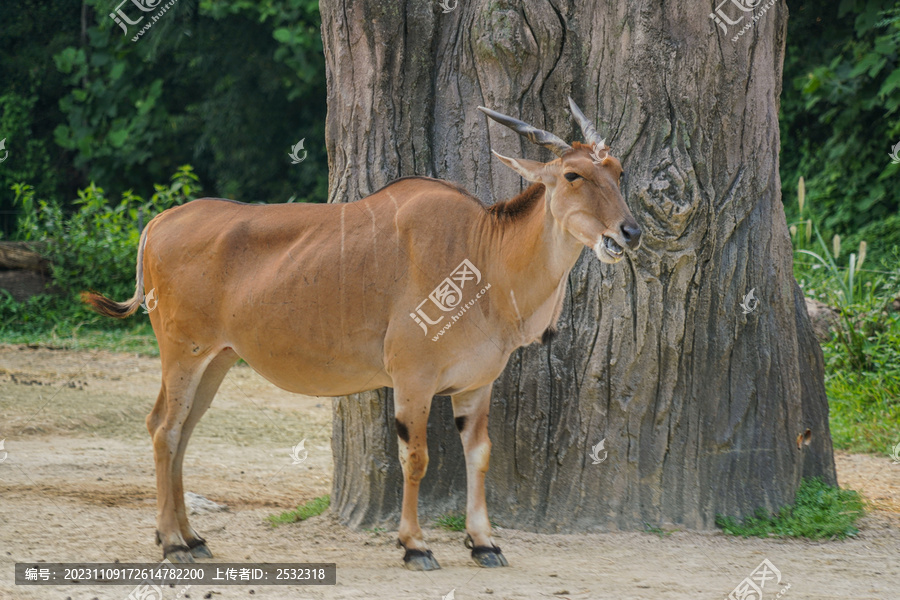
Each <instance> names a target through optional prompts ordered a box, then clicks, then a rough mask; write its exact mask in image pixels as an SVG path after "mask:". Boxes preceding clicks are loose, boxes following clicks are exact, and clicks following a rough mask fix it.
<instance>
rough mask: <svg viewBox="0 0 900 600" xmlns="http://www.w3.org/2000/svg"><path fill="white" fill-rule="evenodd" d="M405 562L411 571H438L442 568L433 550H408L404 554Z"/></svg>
mask: <svg viewBox="0 0 900 600" xmlns="http://www.w3.org/2000/svg"><path fill="white" fill-rule="evenodd" d="M403 564H404V565H406V568H407V569H409V570H410V571H437V570H438V569H440V568H441V565H439V564H438V561H437V559H436V558H435V557H434V555H433V554H431V550H425V551H422V550H407V551H406V554H404V555H403Z"/></svg>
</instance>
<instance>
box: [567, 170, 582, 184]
mask: <svg viewBox="0 0 900 600" xmlns="http://www.w3.org/2000/svg"><path fill="white" fill-rule="evenodd" d="M565 178H566V181H568V182H570V183H571V182H573V181H575V180H576V179H580V178H581V175H579V174H578V173H572V172H569V173H566V174H565Z"/></svg>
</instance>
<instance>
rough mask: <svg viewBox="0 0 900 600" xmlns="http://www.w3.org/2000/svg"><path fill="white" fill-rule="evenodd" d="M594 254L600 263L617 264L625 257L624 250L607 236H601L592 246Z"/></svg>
mask: <svg viewBox="0 0 900 600" xmlns="http://www.w3.org/2000/svg"><path fill="white" fill-rule="evenodd" d="M594 254H596V255H597V258H599V259H600V261H601V262H605V263H610V264H613V263H617V262H619V261H620V260H622V258H623V257H624V256H625V250H624V249H623V248H622V246H620V245H619V244H618V243H617V242H616V241H615V240H614V239H612V238H611V237H609V236H607V235H601V236H600V239H599V240H597V243H596V244H594Z"/></svg>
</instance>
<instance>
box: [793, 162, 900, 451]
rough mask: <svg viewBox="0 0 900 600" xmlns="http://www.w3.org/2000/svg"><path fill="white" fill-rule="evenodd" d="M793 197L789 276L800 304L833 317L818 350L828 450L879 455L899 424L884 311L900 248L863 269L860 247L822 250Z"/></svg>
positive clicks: (895, 344) (808, 215)
mask: <svg viewBox="0 0 900 600" xmlns="http://www.w3.org/2000/svg"><path fill="white" fill-rule="evenodd" d="M797 197H798V200H801V201H800V202H798V206H797V210H796V212H797V214H798V215H799V216H800V217H801V219H800V220H799V221H796V222H794V223H793V224H792V225H791V238H792V240H793V244H794V248H795V252H796V253H797V254H796V260H795V262H794V274H795V276H796V278H797V281H798V282H799V285H800V287H801V288H802V289H803V292H804V294H805V295H806V296H808V297H811V298H815V299H818V300H820V301H823V302H826V303H827V304H829V305H830V306H834V307H837V309H838V311H839V319H838V323H837V324H836V325H835V326H834V327H833V328H832V329H833V331H834V335H833V337H832V338H831V339H830V340H829V341H827V342H825V343H824V344H823V347H822V349H823V353H824V358H825V372H826V378H825V387H826V392H827V394H828V399H829V407H830V411H829V421H830V426H831V433H832V440H833V443H834V445H835V447H836V448H843V449H847V450H852V451H865V452H884V450H885V448H887V447H888V446H889V444H890V441H891V439H892V438H893V437H896V431H897V427H898V424H900V383H898V382H900V313H897V312H895V311H893V310H891V306H890V305H891V303H892V301H893V299H894V298H895V297H896V296H897V295H898V294H900V248H897V247H895V248H893V250H892V251H891V253H890V254H888V255H885V256H883V257H882V258H881V260H880V261H879V262H878V263H877V264H875V265H871V263H872V260H871V259H869V258H867V257H866V254H867V243H866V240H861V241H860V242H859V244H858V245H854V246H849V247H850V248H851V249H854V248H855V249H856V252H852V251H851V252H847V251H846V250H845V249H844V248H846V247H847V244H845V243H844V242H843V241H842V240H841V238H840V236H834V238H833V239H832V243H831V244H830V247H829V245H828V244H827V243H826V242H825V240H824V239H823V236H822V234H821V231H820V225H819V223H820V222H821V219H820V218H819V216H818V215H817V211H816V210H815V209H814V208H815V207H814V206H813V205H811V204H810V202H809V201H808V199H807V198H806V194H805V186H804V183H803V181H802V180H801V183H800V185H799V186H798V194H797ZM857 237H858V236H857ZM865 265H870V267H869V268H864V266H865ZM872 266H874V268H872Z"/></svg>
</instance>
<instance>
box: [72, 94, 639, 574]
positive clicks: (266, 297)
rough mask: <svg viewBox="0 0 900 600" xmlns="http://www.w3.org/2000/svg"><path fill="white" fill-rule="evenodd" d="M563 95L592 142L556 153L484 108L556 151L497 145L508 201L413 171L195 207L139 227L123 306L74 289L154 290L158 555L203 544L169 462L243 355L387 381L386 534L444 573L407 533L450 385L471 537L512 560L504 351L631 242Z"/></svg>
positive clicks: (324, 373) (288, 384)
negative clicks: (158, 365)
mask: <svg viewBox="0 0 900 600" xmlns="http://www.w3.org/2000/svg"><path fill="white" fill-rule="evenodd" d="M569 107H570V109H571V112H572V115H573V116H574V118H575V120H576V121H577V122H578V124H579V125H580V127H581V130H582V132H583V134H584V137H585V141H586V142H587V143H586V144H583V143H580V142H574V143H573V144H572V145H571V146H570V145H569V144H567V143H566V142H564V141H563V140H561V139H560V138H558V137H557V136H555V135H553V134H552V133H548V132H546V131H542V130H540V129H536V128H534V127H532V126H530V125H527V124H526V123H523V122H522V121H519V120H517V119H513V118H511V117H508V116H505V115H502V114H500V113H497V112H494V111H492V110H488V109H486V108H483V107H479V108H480V110H482V111H483V112H484V113H485V114H487V115H488V116H489V117H490V118H491V119H493V120H495V121H497V122H499V123H501V124H503V125H505V126H506V127H509V128H511V129H512V130H514V131H516V132H517V133H519V134H520V135H522V136H524V137H526V138H527V139H528V140H530V141H531V142H533V143H536V144H539V145H541V146H544V147H545V148H548V149H550V150H551V151H552V152H553V153H554V154H556V156H557V157H558V158H556V159H554V160H552V161H550V162H547V163H542V162H538V161H533V160H524V159H518V158H508V157H505V156H501V155H500V154H497V153H496V152H494V155H495V156H497V158H498V159H499V160H500V161H501V162H503V164H505V165H507V166H508V167H510V168H512V169H513V170H515V171H516V172H517V173H518V174H519V175H521V176H522V177H524V178H525V179H526V180H528V181H530V182H531V185H530V187H528V188H527V189H526V190H525V191H523V192H522V193H520V194H519V195H518V196H516V197H514V198H512V199H510V200H506V201H504V202H498V203H497V204H494V205H493V206H490V207H487V206H484V205H483V204H482V203H481V202H480V201H479V200H478V199H476V198H475V197H474V196H472V195H470V194H469V193H467V192H466V191H465V190H463V189H461V188H459V187H457V186H455V185H453V184H451V183H447V182H445V181H440V180H437V179H431V178H427V177H405V178H403V179H398V180H396V181H394V182H392V183H389V184H388V185H387V186H385V187H384V188H382V189H381V190H379V191H377V192H375V193H374V194H371V195H370V196H367V197H365V198H363V199H361V200H359V201H357V202H353V203H341V204H271V205H252V204H242V203H239V202H233V201H226V200H220V199H211V198H203V199H198V200H194V201H192V202H189V203H187V204H185V205H182V206H178V207H175V208H171V209H169V210H166V211H164V212H162V213H161V214H159V215H157V216H156V217H155V218H154V219H153V220H152V221H150V223H148V224H147V227H146V228H145V229H144V231H143V232H142V234H141V237H140V242H139V247H138V258H137V285H136V287H135V292H134V296H133V297H132V298H131V299H130V300H128V301H125V302H115V301H113V300H110V299H108V298H106V297H104V296H102V295H100V294H97V293H94V292H84V293H83V294H82V299H83V300H84V301H85V302H87V303H88V304H90V305H91V306H92V307H93V308H94V309H95V310H96V311H98V312H99V313H101V314H103V315H107V316H111V317H118V318H124V317H127V316H129V315H131V314H133V313H135V312H136V311H137V310H138V308H139V307H140V306H141V304H142V302H143V301H144V298H145V294H144V290H145V289H147V290H155V292H156V301H157V304H156V306H155V310H151V311H150V322H151V324H152V325H153V331H154V333H155V335H156V339H157V341H158V343H159V354H160V360H161V362H162V387H161V389H160V391H159V396H158V397H157V400H156V404H155V405H154V407H153V410H152V411H151V413H150V414H149V416H148V417H147V428H148V430H149V432H150V435H151V437H152V440H153V452H154V457H155V462H156V485H157V543H159V544H161V545H162V547H163V554H164V556H165V557H166V558H168V559H169V560H170V561H172V562H193V558H195V557H198V558H209V557H211V556H212V554H211V553H210V551H209V549H208V548H207V545H206V542H205V540H204V539H203V538H202V537H201V536H200V535H199V534H198V533H197V532H196V531H195V530H194V529H193V528H192V527H191V526H190V524H189V523H188V518H187V512H186V511H185V505H184V488H183V484H182V461H183V459H184V451H185V448H186V447H187V444H188V440H189V439H190V436H191V432H192V431H193V429H194V426H196V424H197V421H199V420H200V417H202V416H203V414H204V413H205V412H206V410H207V409H208V408H209V406H210V403H211V402H212V400H213V396H214V395H215V393H216V390H217V389H218V387H219V385H220V384H221V382H222V380H223V378H224V377H225V374H226V372H227V371H228V369H229V368H230V367H231V366H232V365H233V364H234V363H235V362H236V361H237V360H238V359H239V358H242V359H244V360H245V361H246V362H247V363H248V364H249V365H250V366H251V367H253V369H255V370H256V371H257V372H258V373H260V374H261V375H262V376H263V377H265V378H266V379H268V380H269V381H271V382H272V383H274V384H275V385H277V386H279V387H281V388H283V389H285V390H288V391H291V392H297V393H303V394H310V395H317V396H345V395H348V394H353V393H357V392H362V391H366V390H372V389H376V388H380V387H384V386H388V387H392V388H393V389H394V404H395V417H396V427H397V437H398V440H399V448H400V452H399V454H400V462H401V464H402V467H403V476H404V482H403V502H402V509H401V510H402V512H401V519H400V527H399V540H398V543H399V544H400V545H401V546H402V547H403V548H404V549H405V554H404V557H403V560H404V562H405V564H406V566H407V567H408V568H410V569H413V570H432V569H439V568H440V565H439V564H438V562H437V560H436V559H435V558H434V556H433V555H432V553H431V551H430V550H429V549H428V546H427V545H426V543H425V540H424V539H423V535H422V530H421V528H420V527H419V522H418V495H419V482H420V481H421V480H422V478H423V477H424V476H425V471H426V469H427V467H428V447H427V445H426V443H425V434H426V423H427V421H428V413H429V410H430V408H431V401H432V397H433V396H435V395H449V396H451V398H452V403H453V414H454V416H455V423H456V427H457V429H458V430H459V434H460V437H461V438H462V445H463V449H464V451H465V457H466V476H467V483H468V485H467V487H468V490H467V495H466V532H467V534H468V535H467V537H466V546H467V547H468V548H470V549H471V550H472V558H473V559H474V560H475V562H476V563H477V564H479V565H480V566H483V567H499V566H505V565H507V564H508V563H507V560H506V558H505V557H504V556H503V554H502V552H501V551H500V548H498V547H497V546H496V544H494V540H493V538H492V537H491V525H490V521H489V519H488V513H487V507H486V505H485V493H484V480H485V474H486V472H487V470H488V462H489V455H490V449H491V442H490V440H489V439H488V409H489V405H490V399H491V384H492V383H493V382H494V380H495V379H496V378H497V377H498V376H499V375H500V373H501V371H503V368H504V367H505V366H506V363H507V360H508V359H509V356H510V354H511V353H512V352H513V351H514V350H515V349H517V348H519V347H521V346H524V345H526V344H530V343H532V342H535V341H539V340H541V339H542V338H543V336H544V335H546V334H547V333H551V332H552V331H553V330H554V327H555V324H556V322H557V320H558V318H559V315H560V312H561V310H562V306H563V298H564V296H565V291H566V278H567V275H568V274H569V271H570V270H571V269H572V267H573V266H574V265H575V261H576V260H577V259H578V257H579V255H580V254H581V251H582V249H583V248H584V247H585V246H587V247H588V248H590V249H591V250H593V252H594V253H595V254H596V256H597V258H598V259H599V260H601V261H602V262H604V263H616V262H618V261H620V260H621V259H622V258H623V256H624V249H625V248H626V247H627V248H631V249H635V248H637V247H638V246H639V244H640V238H641V230H640V229H639V227H638V225H637V223H636V222H635V220H634V217H632V215H631V213H630V211H629V210H628V207H627V206H626V204H625V201H624V199H623V198H622V194H621V191H620V184H621V178H622V166H621V164H620V163H619V161H618V160H617V159H616V158H614V157H612V156H611V155H610V154H609V147H608V146H606V144H605V143H604V141H603V140H602V139H600V136H598V135H597V131H596V130H595V128H594V126H593V125H592V124H591V123H590V122H589V121H588V120H587V119H586V118H585V116H584V115H583V114H582V112H581V110H579V108H578V106H576V104H575V103H574V102H573V101H572V99H571V98H570V99H569ZM436 214H440V215H441V218H440V219H436V218H435V215H436ZM423 330H424V331H423Z"/></svg>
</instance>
